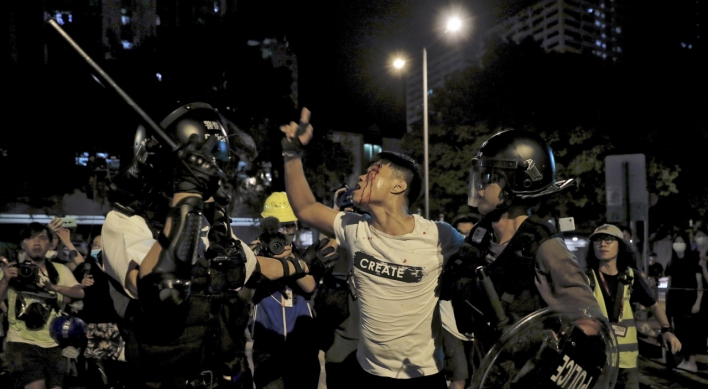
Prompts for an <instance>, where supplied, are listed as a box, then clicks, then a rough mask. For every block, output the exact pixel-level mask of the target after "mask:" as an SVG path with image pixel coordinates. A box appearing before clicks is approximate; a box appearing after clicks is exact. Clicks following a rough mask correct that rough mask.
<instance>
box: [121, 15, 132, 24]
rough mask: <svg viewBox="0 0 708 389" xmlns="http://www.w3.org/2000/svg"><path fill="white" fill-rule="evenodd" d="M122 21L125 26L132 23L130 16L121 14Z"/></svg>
mask: <svg viewBox="0 0 708 389" xmlns="http://www.w3.org/2000/svg"><path fill="white" fill-rule="evenodd" d="M120 23H121V24H122V25H124V26H125V25H126V24H130V16H127V15H121V17H120Z"/></svg>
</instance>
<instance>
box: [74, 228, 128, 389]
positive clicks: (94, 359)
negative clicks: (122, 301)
mask: <svg viewBox="0 0 708 389" xmlns="http://www.w3.org/2000/svg"><path fill="white" fill-rule="evenodd" d="M102 259H103V256H102V252H101V235H97V236H95V237H94V238H93V239H92V240H91V251H90V255H89V256H87V257H86V260H85V261H84V262H83V263H82V264H81V265H79V266H77V267H76V269H75V270H74V277H76V279H77V280H80V281H81V285H82V286H83V288H84V293H85V296H84V298H83V308H82V309H81V310H80V311H79V312H78V313H77V314H76V315H77V316H78V317H79V318H81V319H82V320H83V321H84V322H85V323H86V324H87V325H88V333H87V338H88V342H87V344H86V347H84V349H83V350H82V351H83V352H82V355H81V358H80V359H79V361H80V362H81V364H80V365H81V366H80V368H81V369H82V371H81V373H83V380H82V382H83V383H84V385H85V386H86V387H90V388H97V389H102V388H106V389H107V388H112V387H113V388H115V387H119V382H120V381H121V376H122V375H123V374H125V373H126V372H124V371H122V370H121V369H122V368H124V365H125V364H124V361H120V360H119V359H121V354H122V353H123V349H124V342H123V339H122V338H121V335H120V331H119V330H118V324H117V323H118V320H120V319H119V316H118V313H117V312H116V310H115V308H114V306H113V300H112V299H111V296H110V292H109V277H108V275H107V274H106V273H105V271H104V268H103V260H102Z"/></svg>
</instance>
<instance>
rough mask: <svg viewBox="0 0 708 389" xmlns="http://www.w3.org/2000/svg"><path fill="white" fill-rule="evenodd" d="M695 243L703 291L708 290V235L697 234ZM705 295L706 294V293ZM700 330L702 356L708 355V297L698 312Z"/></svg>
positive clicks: (700, 351)
mask: <svg viewBox="0 0 708 389" xmlns="http://www.w3.org/2000/svg"><path fill="white" fill-rule="evenodd" d="M694 241H695V243H696V250H697V251H698V257H699V260H698V266H699V267H700V271H701V282H702V283H703V289H706V288H708V264H707V262H708V235H706V233H705V232H704V231H702V230H698V231H697V232H696V235H695V238H694ZM704 293H705V292H704ZM698 328H699V329H700V344H699V345H698V347H699V348H700V349H699V350H698V352H699V353H700V354H706V353H708V296H707V297H706V298H702V299H701V309H700V311H699V312H698Z"/></svg>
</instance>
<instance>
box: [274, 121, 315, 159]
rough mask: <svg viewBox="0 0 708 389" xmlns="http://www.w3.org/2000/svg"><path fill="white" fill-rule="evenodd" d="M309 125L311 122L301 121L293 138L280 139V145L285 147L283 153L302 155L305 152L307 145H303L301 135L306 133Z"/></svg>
mask: <svg viewBox="0 0 708 389" xmlns="http://www.w3.org/2000/svg"><path fill="white" fill-rule="evenodd" d="M309 125H310V123H303V122H300V124H299V125H298V128H297V133H296V135H295V137H294V138H293V139H292V140H290V141H288V139H287V138H283V139H281V140H280V145H281V146H282V148H283V155H286V154H287V155H289V156H297V157H302V154H303V153H304V152H305V145H303V144H302V142H301V141H300V135H302V134H304V133H305V131H306V130H307V126H309Z"/></svg>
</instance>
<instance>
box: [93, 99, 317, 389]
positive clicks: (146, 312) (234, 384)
mask: <svg viewBox="0 0 708 389" xmlns="http://www.w3.org/2000/svg"><path fill="white" fill-rule="evenodd" d="M160 126H161V127H162V128H163V129H164V130H165V132H166V133H167V134H168V135H169V136H170V137H172V139H173V140H174V141H175V142H176V143H177V144H178V145H179V147H178V149H177V150H169V149H168V148H167V147H165V146H163V145H161V144H160V142H158V141H157V140H155V139H153V138H152V137H149V136H146V134H145V131H144V129H143V128H140V129H139V130H138V133H137V135H136V144H135V158H134V161H133V163H132V165H131V166H130V167H129V168H128V169H126V170H125V171H123V172H122V173H121V175H120V176H119V177H117V178H116V179H115V180H114V181H113V182H112V183H111V185H110V188H111V190H112V192H111V193H112V204H113V210H112V211H110V212H109V213H108V214H107V216H106V221H105V223H104V225H103V229H102V232H101V235H102V238H103V251H102V255H103V261H104V264H105V268H106V273H107V274H108V275H109V276H111V295H112V298H113V301H114V305H115V306H116V310H117V311H118V313H119V314H120V315H121V317H122V320H121V321H120V323H119V324H120V328H121V332H122V334H123V336H124V339H125V342H126V350H125V355H126V360H127V362H128V363H129V366H130V371H131V373H130V375H131V380H132V382H131V383H130V387H145V388H210V387H216V386H218V387H219V388H249V389H250V388H252V387H253V383H252V379H251V373H250V369H249V368H248V363H247V359H246V356H245V337H244V330H245V328H246V325H247V321H248V308H247V305H246V302H245V301H244V300H242V299H241V298H240V297H239V296H238V291H239V290H240V289H241V288H242V286H243V285H244V283H245V282H246V281H247V280H248V279H249V278H250V277H251V276H252V275H255V274H260V275H262V276H265V277H266V278H268V279H275V278H278V277H289V276H291V275H292V277H299V276H301V275H302V274H304V273H307V272H308V271H309V269H310V267H313V266H323V263H324V262H326V261H327V260H328V259H327V258H324V257H323V256H321V255H319V256H318V255H317V254H318V253H317V254H315V255H306V256H305V258H306V260H307V261H308V262H306V260H303V259H293V260H290V261H285V262H280V261H277V260H274V259H270V258H265V257H256V256H255V255H254V254H253V252H252V251H251V250H250V248H248V246H247V245H245V244H243V243H242V242H241V241H240V240H238V239H237V238H236V236H235V235H233V233H232V231H231V220H230V218H229V216H228V213H227V211H226V207H227V205H228V203H229V201H230V198H229V196H228V195H226V192H225V191H224V190H223V187H222V184H223V179H224V173H223V170H222V169H221V167H222V166H223V164H225V163H227V162H228V161H229V160H230V159H231V158H234V155H235V154H236V151H235V150H231V148H230V145H229V136H228V135H227V133H226V130H225V125H224V120H223V117H222V116H221V115H220V114H219V113H218V112H217V111H216V110H215V109H213V108H212V107H211V106H210V105H209V104H206V103H201V102H195V103H189V104H184V105H180V106H179V107H177V108H176V109H174V110H173V111H171V112H170V113H169V114H168V115H167V116H165V118H164V119H163V120H162V121H161V122H160ZM241 137H242V138H243V134H241ZM251 144H252V142H251ZM254 153H255V150H251V152H250V154H254ZM247 154H248V153H247Z"/></svg>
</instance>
